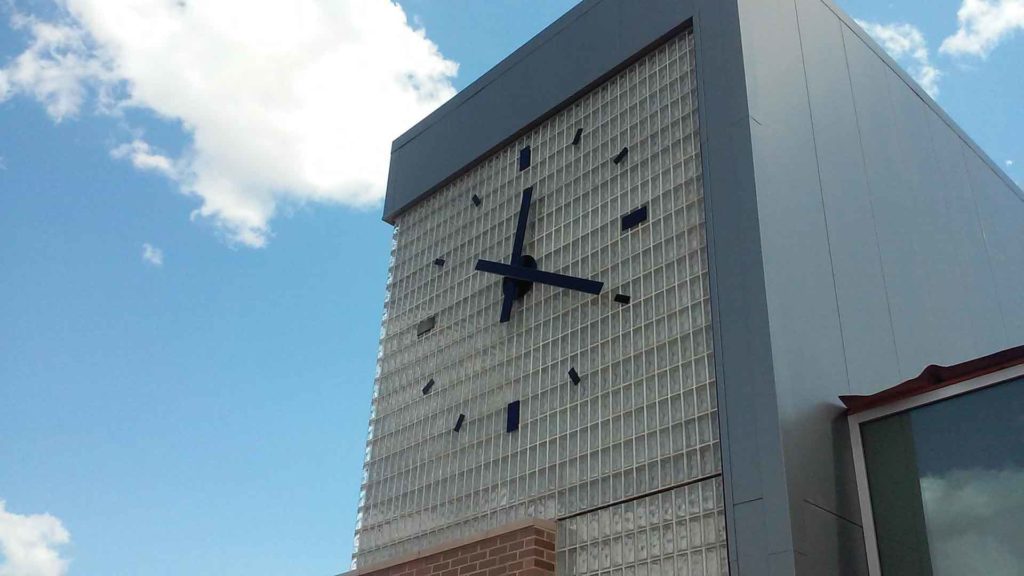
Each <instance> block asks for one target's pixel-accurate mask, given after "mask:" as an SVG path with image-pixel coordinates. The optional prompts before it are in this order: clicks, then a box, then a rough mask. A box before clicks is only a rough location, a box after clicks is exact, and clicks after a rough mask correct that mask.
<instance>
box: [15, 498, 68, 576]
mask: <svg viewBox="0 0 1024 576" xmlns="http://www.w3.org/2000/svg"><path fill="white" fill-rule="evenodd" d="M6 504H7V503H6V502H4V501H3V500H0V576H64V574H66V573H67V570H68V561H67V560H66V559H64V558H62V557H61V555H60V547H61V546H64V545H66V544H68V543H70V542H71V535H70V534H68V531H67V530H66V529H65V528H64V525H63V524H62V523H61V521H60V520H59V519H57V518H55V517H53V516H51V515H49V514H32V515H25V516H23V515H20V514H15V513H13V512H8V511H7V510H6Z"/></svg>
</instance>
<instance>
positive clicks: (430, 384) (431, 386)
mask: <svg viewBox="0 0 1024 576" xmlns="http://www.w3.org/2000/svg"><path fill="white" fill-rule="evenodd" d="M433 389H434V379H433V378H431V379H430V381H429V382H427V385H426V386H424V387H423V395H424V396H426V395H427V394H430V391H431V390H433Z"/></svg>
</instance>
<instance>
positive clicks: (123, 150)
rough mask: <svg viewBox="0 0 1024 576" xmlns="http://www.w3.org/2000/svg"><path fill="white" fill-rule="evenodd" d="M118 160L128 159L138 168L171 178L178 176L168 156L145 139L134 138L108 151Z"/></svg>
mask: <svg viewBox="0 0 1024 576" xmlns="http://www.w3.org/2000/svg"><path fill="white" fill-rule="evenodd" d="M110 155H111V156H112V157H114V158H117V159H119V160H130V161H131V163H132V166H135V168H137V169H138V170H144V171H145V170H149V171H153V172H158V173H160V174H163V175H164V176H167V177H168V178H171V179H175V180H176V179H177V178H178V170H177V169H176V168H175V166H174V161H173V160H171V159H170V158H169V157H167V156H164V155H163V154H159V153H157V152H155V151H154V150H153V148H152V146H150V145H149V143H148V142H146V141H145V140H140V139H135V140H133V141H132V142H129V143H127V144H122V145H120V146H118V147H117V148H114V149H113V150H111V151H110Z"/></svg>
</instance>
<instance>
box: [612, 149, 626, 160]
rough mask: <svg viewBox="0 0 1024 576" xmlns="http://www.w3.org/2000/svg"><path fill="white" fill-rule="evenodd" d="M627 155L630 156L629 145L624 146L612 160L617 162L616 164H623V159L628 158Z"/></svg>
mask: <svg viewBox="0 0 1024 576" xmlns="http://www.w3.org/2000/svg"><path fill="white" fill-rule="evenodd" d="M626 156H629V147H628V146H627V147H625V148H623V149H622V152H619V154H618V155H617V156H616V157H615V158H612V162H615V163H616V164H622V161H623V160H625V159H626Z"/></svg>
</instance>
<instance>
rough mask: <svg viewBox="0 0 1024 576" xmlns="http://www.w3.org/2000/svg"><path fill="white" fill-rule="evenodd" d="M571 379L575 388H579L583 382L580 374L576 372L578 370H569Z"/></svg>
mask: <svg viewBox="0 0 1024 576" xmlns="http://www.w3.org/2000/svg"><path fill="white" fill-rule="evenodd" d="M569 379H570V380H572V383H573V385H574V386H579V385H580V380H582V379H581V378H580V375H579V373H578V372H576V368H569Z"/></svg>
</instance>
